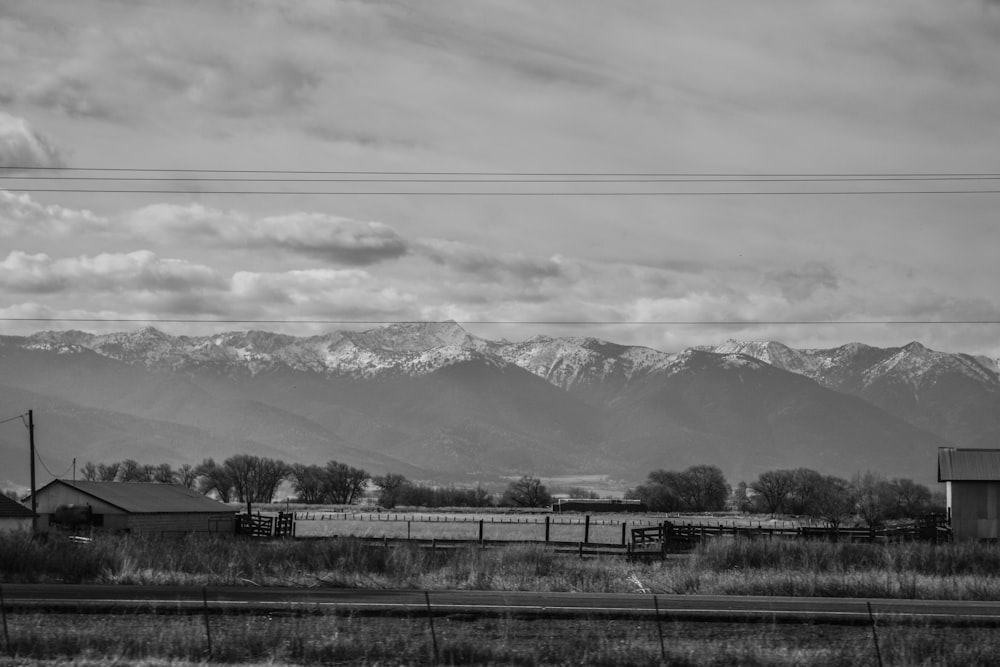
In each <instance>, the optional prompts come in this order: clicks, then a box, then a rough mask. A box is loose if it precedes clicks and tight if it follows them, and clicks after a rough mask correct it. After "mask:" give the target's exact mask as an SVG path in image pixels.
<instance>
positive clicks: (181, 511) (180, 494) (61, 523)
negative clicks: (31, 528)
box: [37, 479, 236, 535]
mask: <svg viewBox="0 0 1000 667" xmlns="http://www.w3.org/2000/svg"><path fill="white" fill-rule="evenodd" d="M37 496H38V505H37V507H38V516H39V518H38V530H39V532H47V531H53V530H59V529H61V528H62V529H70V530H79V529H97V530H107V531H112V532H135V533H155V534H160V535H171V534H173V535H183V534H187V533H202V534H228V535H232V534H233V533H234V531H235V521H236V510H235V509H233V508H232V507H229V506H228V505H225V504H223V503H220V502H219V501H217V500H212V499H211V498H208V497H206V496H204V495H202V494H200V493H198V492H197V491H194V490H192V489H188V488H187V487H184V486H182V485H180V484H156V483H145V482H70V481H68V480H63V479H56V480H53V481H51V482H49V483H48V484H46V485H45V486H43V487H42V488H40V489H38V492H37Z"/></svg>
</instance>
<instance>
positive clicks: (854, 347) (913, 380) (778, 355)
mask: <svg viewBox="0 0 1000 667" xmlns="http://www.w3.org/2000/svg"><path fill="white" fill-rule="evenodd" d="M711 350H712V351H713V352H717V353H733V352H738V353H740V354H746V355H748V356H751V357H754V358H756V359H760V360H761V361H764V362H767V363H769V364H771V365H772V366H776V367H778V368H781V369H782V370H786V371H791V372H793V373H799V374H801V375H805V376H807V377H809V378H812V379H813V380H816V381H817V382H819V383H820V384H823V385H825V386H828V387H831V388H834V389H844V388H851V389H857V390H863V389H864V388H865V387H867V386H870V385H871V384H873V383H875V382H879V381H881V380H883V379H885V378H887V377H891V378H892V379H893V381H894V382H897V383H901V384H905V385H911V386H917V385H918V384H920V383H927V382H929V381H932V380H933V379H934V378H936V377H938V376H940V375H943V374H947V373H956V374H959V375H962V376H965V377H967V378H969V379H971V380H974V381H976V382H979V383H982V384H984V385H987V386H989V385H996V386H1000V384H998V372H997V368H996V366H995V364H989V363H984V362H988V360H987V359H984V358H982V357H973V356H971V355H967V354H951V353H947V352H937V351H935V350H931V349H928V348H926V347H924V346H923V345H921V344H920V343H918V342H915V341H914V342H911V343H909V344H907V345H905V346H903V347H899V348H875V347H871V346H868V345H864V344H862V343H849V344H847V345H842V346H840V347H836V348H833V349H826V350H823V349H804V350H794V349H792V348H789V347H787V346H786V345H783V344H781V343H777V342H774V341H734V340H729V341H726V342H725V343H723V344H722V345H719V346H716V347H714V348H711Z"/></svg>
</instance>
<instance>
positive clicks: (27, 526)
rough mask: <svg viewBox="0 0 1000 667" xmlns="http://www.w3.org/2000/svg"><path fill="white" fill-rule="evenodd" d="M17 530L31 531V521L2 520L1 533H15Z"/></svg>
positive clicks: (0, 522)
mask: <svg viewBox="0 0 1000 667" xmlns="http://www.w3.org/2000/svg"><path fill="white" fill-rule="evenodd" d="M17 530H31V519H20V518H13V517H3V518H0V532H13V531H17Z"/></svg>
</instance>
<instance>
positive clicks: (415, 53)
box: [0, 0, 1000, 356]
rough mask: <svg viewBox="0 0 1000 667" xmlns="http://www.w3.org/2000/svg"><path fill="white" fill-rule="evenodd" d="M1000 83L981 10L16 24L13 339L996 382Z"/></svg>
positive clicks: (5, 134)
mask: <svg viewBox="0 0 1000 667" xmlns="http://www.w3.org/2000/svg"><path fill="white" fill-rule="evenodd" d="M997 72H1000V4H998V3H996V2H987V1H985V0H953V1H950V2H941V1H940V0H883V1H881V2H877V3H876V2H870V1H869V0H836V1H834V0H826V1H820V2H809V3H806V2H801V1H800V0H780V1H779V0H763V1H761V2H754V3H746V2H742V1H741V0H720V1H715V0H698V1H691V2H664V1H662V0H648V1H645V0H621V1H617V2H613V3H612V2H607V1H606V0H545V1H544V2H540V1H537V0H536V1H534V2H527V1H524V2H522V1H519V0H428V1H426V2H408V1H404V0H399V1H388V0H385V1H380V0H371V1H364V2H362V1H349V0H343V1H336V0H323V1H322V2H307V1H304V0H287V1H284V2H282V1H281V0H273V1H271V0H269V1H267V2H264V1H261V2H249V1H239V2H237V1H235V0H234V1H232V2H226V1H219V2H210V3H206V2H198V1H194V0H191V1H187V0H178V1H175V2H170V3H163V2H153V1H152V0H135V1H132V0H130V1H129V2H120V1H111V0H108V1H104V2H102V1H96V0H90V1H88V0H49V1H46V2H35V1H33V0H20V1H19V0H13V1H11V2H4V3H3V4H2V5H0V165H4V166H8V167H21V168H22V169H21V170H10V169H7V170H2V172H0V175H2V176H4V177H5V178H3V179H2V180H0V188H8V189H6V190H3V189H0V318H2V319H0V333H7V334H11V333H26V332H31V331H37V330H42V329H61V328H77V329H84V330H90V331H106V330H128V329H135V328H138V327H141V326H143V324H145V323H146V322H138V321H136V322H131V320H149V322H150V323H154V324H155V325H156V326H158V327H159V328H162V329H164V330H166V331H168V332H172V333H209V332H213V331H220V330H232V329H248V328H258V329H267V330H281V331H286V332H289V333H294V334H311V333H315V332H319V331H326V330H330V329H337V328H349V327H347V326H346V325H341V324H336V323H335V322H346V321H364V322H392V321H404V320H442V319H455V320H458V321H460V322H463V323H466V324H465V326H466V328H467V329H469V330H470V331H472V332H473V333H477V334H480V335H483V336H487V337H491V338H500V337H505V338H508V339H511V340H517V339H523V338H526V337H529V336H532V335H535V334H540V333H545V334H551V335H588V336H597V337H600V338H605V339H610V340H614V341H618V342H623V343H636V344H644V345H649V346H652V347H656V348H659V349H663V350H668V351H678V350H680V349H682V348H684V347H687V346H689V345H694V344H710V343H718V342H721V341H723V340H725V339H726V338H743V339H764V338H767V339H776V340H780V341H783V342H785V343H787V344H790V345H793V346H797V347H827V346H835V345H840V344H843V343H846V342H850V341H864V342H868V343H872V344H878V345H901V344H905V343H907V342H909V341H911V340H920V341H922V342H924V343H925V344H926V345H928V346H931V347H934V348H937V349H942V350H947V351H967V352H973V353H977V354H989V355H993V356H1000V325H997V324H989V323H982V322H981V321H984V320H985V321H996V320H1000V293H998V290H997V285H998V280H997V279H998V277H1000V276H998V273H1000V269H998V265H997V261H996V249H997V248H998V247H1000V224H998V222H1000V220H998V219H997V210H998V205H1000V194H998V193H997V192H995V191H997V190H1000V180H996V179H995V178H994V179H990V178H985V177H986V176H989V175H991V174H992V175H998V174H1000V123H998V122H997V118H998V116H997V114H998V109H1000V86H998V85H997ZM27 167H69V168H72V169H68V170H61V171H54V170H53V171H48V170H37V169H36V170H28V169H25V168H27ZM97 168H99V169H106V170H125V171H89V170H91V169H97ZM131 170H150V171H131ZM191 170H216V171H191ZM222 170H235V171H230V172H223V171H222ZM289 172H298V173H289ZM305 172H312V173H305ZM442 174H444V175H442ZM580 174H604V175H605V176H601V177H594V176H586V177H584V176H580ZM678 174H701V175H707V177H705V176H703V177H702V181H704V180H708V181H709V182H673V181H676V180H678V177H677V176H676V175H678ZM776 174H777V175H784V178H786V179H788V178H793V177H794V178H803V177H809V178H810V180H806V181H801V182H796V181H789V180H777V179H775V178H774V177H773V176H769V177H764V178H763V180H761V178H762V176H761V175H776ZM832 174H838V175H847V176H855V177H859V176H861V175H867V176H866V178H867V180H831V179H830V175H832ZM906 174H910V175H912V174H935V175H944V174H965V175H975V176H977V178H969V177H968V176H966V177H964V178H961V179H954V178H952V179H948V180H945V179H941V180H872V179H871V176H872V175H883V176H885V175H896V176H897V178H898V177H899V175H906ZM540 175H541V176H540ZM670 175H675V176H670ZM723 175H728V176H723ZM39 176H45V177H46V178H44V179H42V178H37V177H39ZM817 176H820V178H817ZM27 177H35V178H27ZM54 177H60V178H58V179H57V178H54ZM136 178H145V179H149V180H141V181H140V180H134V179H136ZM250 178H253V179H257V180H253V181H248V180H245V181H244V182H237V181H236V180H233V179H250ZM67 179H75V180H67ZM84 179H92V180H84ZM94 179H100V180H94ZM112 179H118V180H112ZM179 179H191V180H179ZM210 179H217V180H210ZM221 179H230V180H221ZM338 179H339V180H338ZM734 179H735V180H734ZM755 179H756V180H755ZM278 180H285V181H286V182H277V181H278ZM414 180H434V181H435V182H426V183H421V182H412V181H414ZM681 180H683V179H681ZM349 181H356V182H349ZM407 181H409V182H407ZM468 181H481V182H468ZM498 181H506V182H498ZM525 181H526V182H525ZM559 181H562V182H559ZM581 181H587V182H581ZM651 181H652V182H651ZM83 189H91V190H103V192H90V193H82V192H74V191H76V190H83ZM39 190H53V191H50V192H40V191H39ZM110 190H119V191H120V190H139V191H142V192H133V193H122V192H108V191H110ZM952 190H964V191H970V190H979V191H983V190H987V191H994V192H978V193H968V192H966V193H965V194H942V193H941V192H942V191H952ZM231 191H239V192H241V193H243V194H219V193H220V192H231ZM885 191H892V192H896V193H899V194H871V193H872V192H885ZM296 192H297V193H300V194H293V193H296ZM266 193H280V194H266ZM306 193H309V194H306ZM317 193H319V194H317ZM331 193H339V194H331ZM399 193H404V194H399ZM406 193H408V194H406ZM414 193H419V194H414ZM74 320H75V321H74ZM107 320H130V321H129V322H108V321H107ZM188 320H197V321H207V322H209V323H208V324H195V323H190V322H185V321H188ZM968 321H980V323H977V324H962V322H968ZM295 322H299V323H295ZM303 322H305V323H303ZM801 322H810V323H811V324H801ZM817 322H818V324H817ZM864 322H880V323H881V322H895V324H862V323H864ZM902 322H905V323H902ZM712 323H716V324H712ZM734 323H743V324H734ZM794 323H800V324H794ZM360 326H361V328H365V327H367V326H371V325H370V324H369V325H360ZM355 328H358V327H355Z"/></svg>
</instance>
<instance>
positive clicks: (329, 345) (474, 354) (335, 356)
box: [23, 322, 1000, 393]
mask: <svg viewBox="0 0 1000 667" xmlns="http://www.w3.org/2000/svg"><path fill="white" fill-rule="evenodd" d="M23 341H24V343H23V344H24V346H26V347H30V348H34V349H46V350H53V351H57V352H60V353H63V354H71V353H74V352H80V351H82V350H91V351H93V352H96V353H97V354H100V355H102V356H105V357H110V358H112V359H116V360H118V361H122V362H125V363H128V364H133V365H140V366H144V367H147V368H156V369H164V370H185V369H196V368H213V369H216V370H219V371H225V372H236V373H250V374H257V373H260V372H265V371H268V370H273V369H280V368H288V369H292V370H296V371H303V372H311V373H319V374H323V375H327V376H344V377H358V378H362V377H363V378H373V377H382V376H393V375H421V374H426V373H430V372H433V371H435V370H437V369H439V368H442V367H444V366H448V365H451V364H454V363H458V362H461V361H471V360H477V361H480V362H483V363H488V364H491V365H494V366H502V365H504V364H513V365H515V366H518V367H520V368H523V369H525V370H527V371H529V372H531V373H533V374H534V375H537V376H538V377H541V378H544V379H545V380H547V381H548V382H550V383H551V384H553V385H555V386H557V387H560V388H562V389H567V390H570V389H577V388H582V387H596V386H598V385H601V384H609V385H615V386H618V387H620V386H623V385H624V384H625V383H628V382H631V381H633V380H635V379H636V378H638V377H643V376H646V375H649V374H651V373H656V372H663V371H669V370H670V369H676V368H677V367H678V364H680V363H681V361H682V358H683V353H682V354H681V355H678V354H669V353H666V352H660V351H658V350H653V349H650V348H646V347H638V346H628V345H619V344H615V343H610V342H607V341H602V340H599V339H596V338H587V337H569V338H551V337H548V336H536V337H534V338H531V339H529V340H526V341H522V342H514V343H510V342H506V341H502V342H494V341H488V340H485V339H482V338H479V337H477V336H474V335H472V334H470V333H468V332H467V331H465V329H463V328H462V327H461V326H460V325H458V324H457V323H455V322H434V323H400V324H393V325H390V326H386V327H381V328H377V329H371V330H367V331H360V332H355V331H338V332H331V333H328V334H324V335H319V336H311V337H305V338H297V337H294V336H289V335H285V334H276V333H269V332H265V331H246V332H227V333H220V334H215V335H211V336H201V337H190V336H170V335H168V334H166V333H164V332H162V331H159V330H158V329H155V328H153V327H147V328H144V329H141V330H139V331H134V332H122V333H112V334H100V335H98V334H88V333H84V332H81V331H67V332H42V333H37V334H34V335H32V336H30V337H28V338H26V339H23ZM692 349H695V348H692ZM696 349H697V350H701V351H708V352H714V353H716V354H721V355H725V356H726V357H727V359H728V361H727V364H728V365H730V366H732V365H735V364H745V361H741V360H740V357H746V358H752V359H756V360H759V361H761V362H763V363H766V364H770V365H772V366H775V367H777V368H780V369H782V370H786V371H790V372H793V373H797V374H800V375H805V376H806V377H809V378H811V379H813V380H815V381H817V382H819V383H820V384H822V385H824V386H827V387H830V388H832V389H837V390H840V391H849V392H852V393H860V392H864V391H865V388H866V387H869V386H871V385H873V384H877V383H880V382H884V381H886V380H887V379H889V380H891V381H892V382H893V383H894V384H899V385H906V386H913V387H914V388H915V389H916V387H918V385H920V384H921V383H923V384H924V385H926V384H927V383H931V382H934V381H935V380H936V378H939V377H942V376H943V375H959V376H962V377H965V378H967V379H969V380H970V381H973V382H975V383H976V384H981V385H983V386H986V387H996V388H998V389H1000V380H998V377H1000V375H998V368H997V363H996V361H995V360H989V359H986V358H983V357H974V356H971V355H966V354H949V353H944V352H937V351H934V350H930V349H928V348H926V347H924V346H923V345H921V344H920V343H917V342H913V343H910V344H908V345H905V346H903V347H900V348H885V349H883V348H875V347H871V346H868V345H864V344H861V343H850V344H847V345H842V346H840V347H837V348H833V349H826V350H823V349H802V350H796V349H793V348H790V347H788V346H787V345H784V344H782V343H779V342H776V341H738V340H728V341H726V342H724V343H722V344H721V345H718V346H715V347H708V346H705V347H699V348H696Z"/></svg>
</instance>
